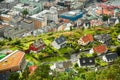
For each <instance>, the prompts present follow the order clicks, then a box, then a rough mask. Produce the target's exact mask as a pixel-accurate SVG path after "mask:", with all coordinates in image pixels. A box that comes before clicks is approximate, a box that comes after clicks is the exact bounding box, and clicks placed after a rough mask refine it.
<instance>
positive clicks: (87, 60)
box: [79, 57, 95, 66]
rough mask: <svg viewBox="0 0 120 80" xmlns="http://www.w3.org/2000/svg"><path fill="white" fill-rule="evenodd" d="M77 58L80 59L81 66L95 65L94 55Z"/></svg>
mask: <svg viewBox="0 0 120 80" xmlns="http://www.w3.org/2000/svg"><path fill="white" fill-rule="evenodd" d="M79 60H80V65H81V66H90V65H95V58H94V57H88V58H87V57H86V58H80V59H79Z"/></svg>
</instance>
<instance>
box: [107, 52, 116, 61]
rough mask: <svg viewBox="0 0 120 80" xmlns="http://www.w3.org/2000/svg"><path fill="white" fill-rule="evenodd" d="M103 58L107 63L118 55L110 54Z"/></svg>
mask: <svg viewBox="0 0 120 80" xmlns="http://www.w3.org/2000/svg"><path fill="white" fill-rule="evenodd" d="M105 57H106V58H107V60H108V61H109V60H115V59H116V58H117V57H118V55H117V53H110V54H106V55H105Z"/></svg>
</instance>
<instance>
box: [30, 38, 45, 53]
mask: <svg viewBox="0 0 120 80" xmlns="http://www.w3.org/2000/svg"><path fill="white" fill-rule="evenodd" d="M45 47H46V45H45V43H44V41H43V40H42V39H39V40H36V41H34V43H32V44H31V45H30V46H29V51H32V52H34V53H38V52H39V51H41V50H43V49H45Z"/></svg>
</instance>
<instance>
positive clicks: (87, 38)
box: [82, 34, 93, 43]
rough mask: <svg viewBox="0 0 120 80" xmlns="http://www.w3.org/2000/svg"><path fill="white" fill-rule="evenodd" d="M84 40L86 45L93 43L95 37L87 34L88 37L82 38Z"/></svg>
mask: <svg viewBox="0 0 120 80" xmlns="http://www.w3.org/2000/svg"><path fill="white" fill-rule="evenodd" d="M82 40H83V41H84V43H87V42H93V36H92V35H91V34H87V35H86V36H83V37H82Z"/></svg>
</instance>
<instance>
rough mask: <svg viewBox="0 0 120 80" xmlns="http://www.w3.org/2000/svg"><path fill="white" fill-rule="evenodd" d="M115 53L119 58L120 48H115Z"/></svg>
mask: <svg viewBox="0 0 120 80" xmlns="http://www.w3.org/2000/svg"><path fill="white" fill-rule="evenodd" d="M115 51H116V53H117V54H118V55H119V56H120V47H117V48H116V50H115Z"/></svg>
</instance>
